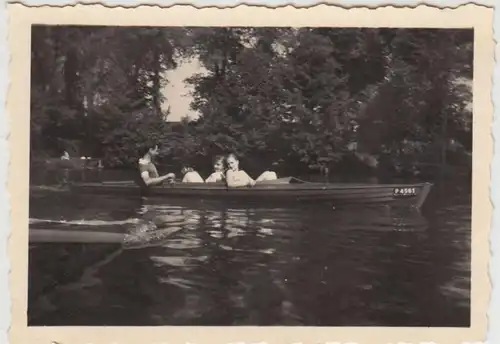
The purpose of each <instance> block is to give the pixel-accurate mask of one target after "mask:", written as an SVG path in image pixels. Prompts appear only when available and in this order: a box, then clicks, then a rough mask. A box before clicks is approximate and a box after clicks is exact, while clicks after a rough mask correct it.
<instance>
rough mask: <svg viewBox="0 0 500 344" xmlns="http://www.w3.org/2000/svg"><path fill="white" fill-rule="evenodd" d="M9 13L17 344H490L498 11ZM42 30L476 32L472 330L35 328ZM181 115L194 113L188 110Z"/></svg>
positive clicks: (81, 8) (15, 8)
mask: <svg viewBox="0 0 500 344" xmlns="http://www.w3.org/2000/svg"><path fill="white" fill-rule="evenodd" d="M8 10H9V31H8V32H9V33H8V34H9V44H10V53H11V56H10V75H11V80H10V89H9V94H8V104H7V108H8V113H9V115H10V125H11V132H10V147H11V162H10V173H9V176H10V180H9V191H10V199H11V204H12V205H11V207H12V212H11V214H12V224H13V230H12V234H11V237H10V244H9V252H10V261H11V273H10V286H11V294H12V326H11V328H10V340H11V343H14V344H18V343H19V344H20V343H23V344H24V343H33V344H35V343H36V344H48V343H59V344H65V343H68V344H84V343H93V344H105V343H120V344H122V343H123V344H135V343H172V344H173V343H179V344H180V343H200V344H202V343H207V344H208V343H214V344H215V343H235V342H244V343H257V342H259V343H261V342H265V343H269V344H274V343H276V344H277V343H280V344H282V343H289V344H292V343H327V342H340V343H347V342H350V343H366V344H378V343H380V344H382V343H396V342H405V343H423V342H433V343H439V344H441V343H462V342H473V341H482V340H485V336H486V330H487V307H488V303H489V297H490V281H489V277H488V262H489V256H490V250H489V241H488V239H489V232H490V219H491V212H492V206H491V204H490V196H489V195H490V163H491V159H492V154H493V141H492V136H491V133H490V130H491V129H490V127H491V123H492V116H493V106H492V100H491V89H492V72H493V63H494V41H493V30H492V23H493V9H491V8H487V7H482V6H476V5H464V6H460V7H458V8H455V9H439V8H433V7H429V6H418V7H416V8H395V7H390V6H388V7H380V8H377V9H368V8H353V9H343V8H340V7H335V6H328V5H318V6H314V7H311V8H302V9H296V8H294V7H292V6H287V7H282V8H277V9H268V8H265V7H257V6H255V7H252V6H243V5H242V6H238V7H236V8H228V9H217V8H201V9H196V8H194V7H192V6H181V5H177V6H173V7H170V8H161V7H158V6H139V7H136V8H107V7H105V6H101V5H76V6H67V7H61V8H57V7H49V6H45V7H31V8H30V7H27V6H23V5H22V4H11V5H9V6H8ZM34 24H47V25H100V26H158V27H162V26H174V27H175V26H177V27H182V26H190V27H204V26H207V27H210V26H211V27H230V26H238V27H247V26H248V27H261V26H262V27H339V28H340V27H343V28H355V27H366V28H376V27H387V28H443V29H445V28H467V29H473V30H474V43H473V45H474V57H473V86H472V90H473V104H472V106H473V151H474V154H473V159H472V170H473V173H472V225H471V226H472V229H471V292H470V298H471V301H470V318H471V319H470V327H432V325H430V326H431V327H425V326H422V327H373V326H371V327H368V326H367V327H347V326H338V327H319V326H318V327H316V326H289V327H287V326H270V327H257V326H255V327H253V326H212V327H205V326H193V327H190V326H141V327H139V326H121V327H112V326H110V327H108V326H91V327H89V326H82V327H77V326H28V320H27V308H28V301H27V290H28V277H27V267H28V247H29V209H28V204H29V193H30V187H29V184H30V183H29V164H30V152H29V149H30V148H29V147H30V87H31V86H30V70H31V67H30V65H31V62H30V61H31V44H30V42H31V26H32V25H34ZM179 101H180V100H179ZM183 101H184V100H183ZM174 102H175V100H174ZM174 106H175V104H174ZM178 106H179V107H182V106H184V107H185V105H178ZM138 278H140V277H138ZM339 278H342V276H339ZM424 289H425V288H424ZM425 293H426V291H425V290H422V297H425ZM339 302H340V300H339ZM318 304H319V303H318ZM338 316H339V317H341V316H342V315H341V314H340V315H338Z"/></svg>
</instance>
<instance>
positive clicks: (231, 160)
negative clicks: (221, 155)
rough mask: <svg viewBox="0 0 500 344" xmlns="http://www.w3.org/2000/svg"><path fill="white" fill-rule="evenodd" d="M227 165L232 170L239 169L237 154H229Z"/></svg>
mask: <svg viewBox="0 0 500 344" xmlns="http://www.w3.org/2000/svg"><path fill="white" fill-rule="evenodd" d="M226 162H227V166H228V167H229V169H230V170H232V171H237V170H238V167H239V161H238V158H237V157H236V155H235V154H232V153H231V154H229V155H228V156H227V158H226Z"/></svg>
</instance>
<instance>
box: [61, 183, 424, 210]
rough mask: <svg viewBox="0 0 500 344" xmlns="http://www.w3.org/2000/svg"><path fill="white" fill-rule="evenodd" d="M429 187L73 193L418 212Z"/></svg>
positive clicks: (192, 187)
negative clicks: (395, 208)
mask: <svg viewBox="0 0 500 344" xmlns="http://www.w3.org/2000/svg"><path fill="white" fill-rule="evenodd" d="M431 187H432V184H430V183H416V184H326V183H309V182H303V181H300V180H298V179H295V178H282V179H279V180H276V181H273V182H264V183H259V184H257V185H255V186H254V187H251V188H247V187H242V188H228V187H226V186H225V185H224V184H222V183H221V184H218V183H213V184H205V183H192V184H177V183H174V184H166V185H161V186H155V187H151V188H149V189H148V190H147V192H144V191H142V190H141V189H140V188H139V187H138V186H137V185H136V184H135V183H133V182H132V181H124V182H103V183H75V184H72V185H71V186H70V188H71V190H72V191H73V192H76V193H86V194H107V195H109V194H113V195H119V196H124V197H125V196H142V197H166V198H184V197H188V198H195V199H227V200H235V201H239V200H241V201H257V202H268V201H271V202H272V201H278V202H297V201H305V202H328V203H331V204H333V205H334V206H342V205H350V204H381V203H382V204H384V203H385V204H400V205H410V206H413V207H417V208H420V207H421V206H422V205H423V203H424V202H425V200H426V198H427V196H428V194H429V192H430V190H431Z"/></svg>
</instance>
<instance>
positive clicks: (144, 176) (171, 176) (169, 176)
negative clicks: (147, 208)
mask: <svg viewBox="0 0 500 344" xmlns="http://www.w3.org/2000/svg"><path fill="white" fill-rule="evenodd" d="M141 178H142V180H143V181H144V183H145V184H146V185H147V186H152V185H159V184H161V183H163V182H164V181H165V180H167V179H174V178H175V175H174V174H173V173H168V174H166V175H164V176H160V177H157V178H151V177H150V176H149V172H147V171H144V172H142V173H141Z"/></svg>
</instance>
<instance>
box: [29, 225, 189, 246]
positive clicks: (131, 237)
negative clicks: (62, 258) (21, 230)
mask: <svg viewBox="0 0 500 344" xmlns="http://www.w3.org/2000/svg"><path fill="white" fill-rule="evenodd" d="M178 230H180V228H173V229H168V228H165V229H155V230H150V231H146V232H140V233H131V234H124V233H111V232H98V231H81V230H57V229H32V230H30V231H29V242H30V244H36V243H66V244H117V245H122V247H123V248H128V249H130V248H141V247H145V246H149V245H154V243H155V242H158V241H161V240H164V239H166V238H167V237H169V236H170V235H171V234H173V233H175V232H177V231H178Z"/></svg>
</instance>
